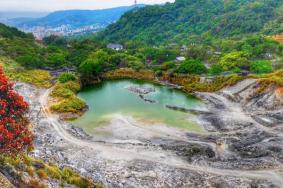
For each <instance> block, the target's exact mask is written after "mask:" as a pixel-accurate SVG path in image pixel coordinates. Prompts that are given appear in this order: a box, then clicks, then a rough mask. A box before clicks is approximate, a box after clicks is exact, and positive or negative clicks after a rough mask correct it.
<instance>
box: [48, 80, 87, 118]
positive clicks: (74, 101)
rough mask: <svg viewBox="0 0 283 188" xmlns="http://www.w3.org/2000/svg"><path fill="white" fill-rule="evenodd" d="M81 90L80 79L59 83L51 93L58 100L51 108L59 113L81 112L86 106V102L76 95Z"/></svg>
mask: <svg viewBox="0 0 283 188" xmlns="http://www.w3.org/2000/svg"><path fill="white" fill-rule="evenodd" d="M79 90H80V84H79V81H78V80H76V81H68V82H66V83H60V82H59V83H57V84H56V85H55V87H54V89H53V91H52V93H51V96H52V97H54V98H55V99H56V101H58V102H57V103H56V104H54V105H52V106H51V107H50V109H51V110H52V111H53V112H58V113H69V112H71V113H80V112H81V111H82V110H83V109H85V107H86V103H85V102H84V101H83V100H81V99H80V98H78V97H77V96H76V93H77V92H79Z"/></svg>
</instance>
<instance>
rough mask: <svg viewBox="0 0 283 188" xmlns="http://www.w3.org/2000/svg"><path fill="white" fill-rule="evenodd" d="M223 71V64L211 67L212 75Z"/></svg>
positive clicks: (210, 72)
mask: <svg viewBox="0 0 283 188" xmlns="http://www.w3.org/2000/svg"><path fill="white" fill-rule="evenodd" d="M222 72H224V70H223V68H222V66H221V65H219V64H213V65H212V66H211V68H210V69H209V74H211V75H217V74H220V73H222Z"/></svg>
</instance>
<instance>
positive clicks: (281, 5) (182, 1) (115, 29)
mask: <svg viewBox="0 0 283 188" xmlns="http://www.w3.org/2000/svg"><path fill="white" fill-rule="evenodd" d="M282 15H283V0H277V1H274V0H198V1H194V0H176V2H175V3H171V4H170V3H167V4H166V5H163V6H147V7H144V8H141V9H138V10H134V11H130V12H128V13H126V14H125V15H124V16H122V18H121V19H120V20H119V21H118V22H117V23H115V24H112V25H110V26H109V27H108V28H107V29H106V30H105V31H104V32H102V33H101V34H100V37H103V38H104V39H106V40H108V41H126V40H139V41H145V42H147V43H150V44H158V43H165V42H166V43H168V42H172V43H173V42H178V41H188V40H189V39H196V38H199V36H201V35H202V37H205V38H209V37H210V36H218V37H231V36H237V35H243V34H250V33H255V32H264V33H265V34H276V33H278V32H281V31H283V24H282V23H283V18H282ZM196 36H197V37H196Z"/></svg>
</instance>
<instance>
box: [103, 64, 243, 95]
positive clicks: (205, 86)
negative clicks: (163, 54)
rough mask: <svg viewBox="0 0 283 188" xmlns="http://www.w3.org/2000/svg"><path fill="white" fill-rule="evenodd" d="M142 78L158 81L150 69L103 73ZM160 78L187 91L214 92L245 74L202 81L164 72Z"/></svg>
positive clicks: (111, 75)
mask: <svg viewBox="0 0 283 188" xmlns="http://www.w3.org/2000/svg"><path fill="white" fill-rule="evenodd" d="M122 78H130V79H141V80H148V81H151V82H157V81H156V79H155V78H156V77H155V74H154V72H153V71H150V70H140V71H135V70H133V69H128V68H125V69H117V70H114V71H110V72H108V73H106V74H104V75H103V79H122ZM158 79H159V80H161V81H165V82H167V81H169V82H170V83H172V84H176V85H179V86H183V90H184V91H185V92H188V93H191V92H194V91H199V92H214V91H218V90H220V89H222V88H224V87H227V86H232V85H235V84H236V83H238V82H239V81H241V80H243V79H245V77H244V76H239V75H237V74H233V75H229V76H216V77H214V78H213V79H212V80H211V81H210V82H208V81H204V82H203V81H201V77H200V76H197V75H189V74H170V73H166V72H163V73H161V74H160V75H159V76H158Z"/></svg>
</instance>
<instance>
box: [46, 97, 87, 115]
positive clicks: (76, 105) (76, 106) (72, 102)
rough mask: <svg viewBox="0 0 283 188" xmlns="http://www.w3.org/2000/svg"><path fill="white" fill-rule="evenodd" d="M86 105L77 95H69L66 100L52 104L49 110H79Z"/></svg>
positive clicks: (61, 111) (62, 111)
mask: <svg viewBox="0 0 283 188" xmlns="http://www.w3.org/2000/svg"><path fill="white" fill-rule="evenodd" d="M85 107H86V103H85V102H84V101H83V100H81V99H79V98H77V97H71V98H68V99H66V100H63V101H62V102H60V103H59V104H56V105H53V106H52V107H51V110H53V111H56V112H60V113H64V112H74V113H76V112H79V111H81V110H83V109H84V108H85Z"/></svg>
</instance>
